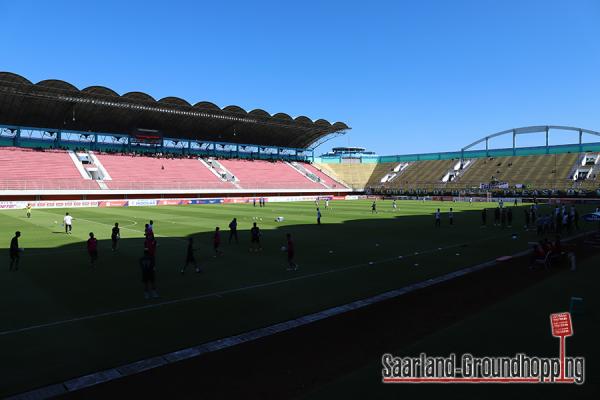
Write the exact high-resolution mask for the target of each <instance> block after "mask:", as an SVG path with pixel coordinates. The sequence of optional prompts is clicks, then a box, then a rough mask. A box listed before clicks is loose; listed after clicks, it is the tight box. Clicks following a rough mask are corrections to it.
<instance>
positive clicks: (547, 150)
mask: <svg viewBox="0 0 600 400" xmlns="http://www.w3.org/2000/svg"><path fill="white" fill-rule="evenodd" d="M549 130H550V128H548V127H546V154H548V153H550V149H549V148H548V147H549V146H548V131H549Z"/></svg>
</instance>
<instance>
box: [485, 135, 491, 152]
mask: <svg viewBox="0 0 600 400" xmlns="http://www.w3.org/2000/svg"><path fill="white" fill-rule="evenodd" d="M489 140H490V138H489V137H486V138H485V156H486V157H489V156H490V152H489V149H490V148H489V146H488V144H489V143H488V142H489Z"/></svg>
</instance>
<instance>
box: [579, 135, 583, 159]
mask: <svg viewBox="0 0 600 400" xmlns="http://www.w3.org/2000/svg"><path fill="white" fill-rule="evenodd" d="M582 142H583V132H582V131H581V129H580V130H579V152H580V153H581V152H582V151H583V144H582Z"/></svg>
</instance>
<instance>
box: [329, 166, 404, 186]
mask: <svg viewBox="0 0 600 400" xmlns="http://www.w3.org/2000/svg"><path fill="white" fill-rule="evenodd" d="M318 167H319V168H320V169H322V170H323V171H326V172H328V173H329V174H330V175H333V176H335V177H336V178H338V180H339V181H341V182H343V183H345V184H346V185H348V186H350V187H351V188H352V189H355V190H363V189H364V188H365V187H367V186H375V185H376V184H377V182H378V180H377V178H376V177H377V176H379V175H381V176H383V175H384V174H385V173H387V171H388V170H389V169H390V168H393V166H392V164H389V165H388V164H318Z"/></svg>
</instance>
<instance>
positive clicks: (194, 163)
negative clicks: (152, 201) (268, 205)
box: [96, 154, 235, 190]
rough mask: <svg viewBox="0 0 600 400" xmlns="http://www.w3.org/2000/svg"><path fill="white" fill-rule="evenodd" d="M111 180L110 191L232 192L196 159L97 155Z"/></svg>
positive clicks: (108, 184) (228, 183)
mask: <svg viewBox="0 0 600 400" xmlns="http://www.w3.org/2000/svg"><path fill="white" fill-rule="evenodd" d="M96 157H97V158H98V160H99V161H100V163H101V164H102V165H103V166H104V168H105V169H106V171H107V172H108V174H109V175H110V177H111V178H112V180H106V181H104V182H105V183H106V185H107V186H108V188H109V189H132V190H142V189H200V188H202V189H234V188H235V187H234V186H233V185H232V184H231V183H230V182H223V181H222V180H220V179H219V178H218V177H217V176H216V175H215V174H213V173H212V172H211V171H210V170H209V169H208V168H207V167H206V166H205V165H203V164H202V163H201V162H200V161H199V160H197V159H195V158H191V159H187V158H175V159H170V158H153V157H133V156H128V155H111V154H96Z"/></svg>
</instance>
